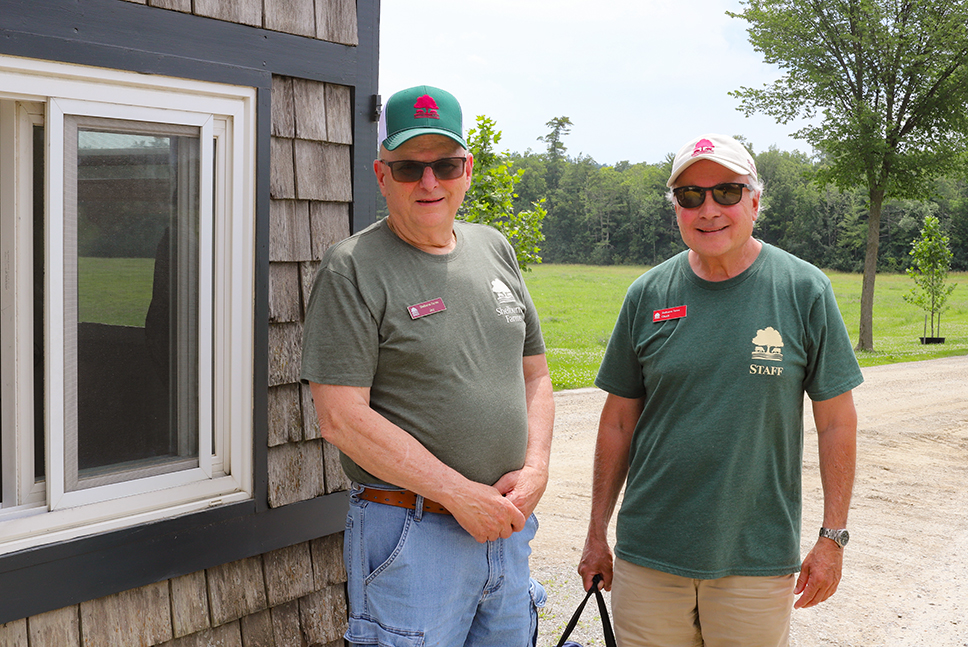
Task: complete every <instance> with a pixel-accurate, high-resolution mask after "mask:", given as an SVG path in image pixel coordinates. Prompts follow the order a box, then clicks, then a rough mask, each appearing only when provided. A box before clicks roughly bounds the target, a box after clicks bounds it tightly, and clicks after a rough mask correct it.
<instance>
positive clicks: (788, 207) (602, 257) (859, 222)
mask: <svg viewBox="0 0 968 647" xmlns="http://www.w3.org/2000/svg"><path fill="white" fill-rule="evenodd" d="M552 134H553V135H554V133H552ZM549 138H550V136H549ZM541 139H542V140H543V141H548V139H546V138H541ZM557 141H558V142H560V139H557ZM563 148H564V147H563V146H562V145H561V144H560V143H558V144H557V146H555V145H553V144H552V142H549V147H548V152H547V153H544V152H541V153H535V152H532V151H531V150H530V149H529V150H528V151H527V152H526V153H524V154H520V153H510V154H509V155H508V156H507V158H506V159H507V161H511V162H512V163H513V165H512V167H511V168H512V170H517V169H524V171H525V172H524V174H523V175H522V176H521V179H520V181H519V182H518V184H517V186H516V188H515V191H516V193H517V196H516V197H515V204H514V207H515V209H517V210H524V209H529V208H530V205H531V203H532V202H534V201H537V200H540V199H542V198H544V199H545V202H544V207H545V209H546V210H547V212H548V213H547V216H546V217H545V219H544V222H543V226H542V230H543V233H544V236H545V240H544V242H543V243H541V244H540V248H541V251H540V256H541V257H542V260H543V262H545V263H586V264H592V265H633V264H634V265H655V264H657V263H660V262H662V261H663V260H665V259H667V258H669V257H671V256H673V255H674V254H676V253H677V252H679V251H682V250H683V249H685V246H684V245H683V243H682V239H681V238H680V236H679V231H678V228H677V226H676V216H675V212H674V211H673V208H672V205H671V204H670V203H669V202H668V201H667V200H666V197H665V195H666V191H667V189H666V186H665V183H666V180H667V179H668V178H669V172H670V170H671V167H672V156H671V155H670V156H669V157H668V158H667V159H666V160H665V161H664V162H662V163H658V164H647V163H636V164H633V163H629V162H619V163H617V164H615V165H613V166H603V165H601V164H598V163H596V162H595V160H593V159H592V158H590V157H587V156H578V157H570V156H567V155H566V154H564V150H563ZM754 157H755V158H756V166H757V169H758V170H759V174H760V179H761V180H762V181H763V183H764V185H765V189H764V192H763V200H762V202H761V210H760V216H759V219H758V220H757V223H756V228H755V229H754V235H755V236H756V237H758V238H760V239H761V240H764V241H766V242H768V243H771V244H773V245H776V246H778V247H781V248H783V249H785V250H787V251H789V252H791V253H793V254H795V255H796V256H799V257H800V258H802V259H804V260H807V261H809V262H811V263H813V264H814V265H816V266H818V267H821V268H824V269H830V270H838V271H843V272H860V271H862V269H863V264H864V248H865V243H866V235H867V192H866V189H865V188H860V187H859V188H857V189H855V190H852V191H840V190H838V189H836V188H834V187H833V186H827V187H824V188H820V187H819V186H818V185H817V184H816V183H815V182H814V181H813V180H814V177H815V176H816V172H817V169H818V168H820V164H822V162H821V161H817V160H813V159H810V158H809V157H807V156H806V155H803V154H801V153H799V152H794V153H788V152H783V151H780V150H776V149H775V148H771V149H770V150H767V151H766V152H763V153H759V154H754ZM927 215H934V216H937V217H938V219H939V220H940V222H941V226H942V229H943V230H944V231H945V233H946V234H947V235H948V236H949V237H950V245H951V251H952V252H953V254H954V258H953V259H952V266H951V269H952V270H954V271H966V270H968V182H966V181H965V180H964V179H957V178H944V179H941V180H938V181H936V182H935V183H934V185H933V191H932V195H931V196H930V198H929V199H928V200H926V201H913V200H896V201H887V202H885V204H884V209H883V213H882V216H881V240H880V252H879V255H878V258H879V260H878V271H880V272H902V271H904V270H905V269H906V268H907V267H909V266H910V264H911V257H910V255H909V252H910V250H911V242H912V241H913V240H914V239H915V238H916V237H917V236H918V235H919V233H920V229H921V227H922V225H923V223H924V217H925V216H927Z"/></svg>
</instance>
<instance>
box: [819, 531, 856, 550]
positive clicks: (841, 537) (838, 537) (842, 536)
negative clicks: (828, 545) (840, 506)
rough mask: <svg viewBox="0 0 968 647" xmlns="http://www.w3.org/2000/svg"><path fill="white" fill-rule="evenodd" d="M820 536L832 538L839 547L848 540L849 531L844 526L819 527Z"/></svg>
mask: <svg viewBox="0 0 968 647" xmlns="http://www.w3.org/2000/svg"><path fill="white" fill-rule="evenodd" d="M820 536H821V537H826V538H827V539H830V540H833V541H834V542H836V543H837V545H838V546H840V547H841V548H843V547H844V546H846V545H847V542H848V541H850V533H849V532H847V529H846V528H820Z"/></svg>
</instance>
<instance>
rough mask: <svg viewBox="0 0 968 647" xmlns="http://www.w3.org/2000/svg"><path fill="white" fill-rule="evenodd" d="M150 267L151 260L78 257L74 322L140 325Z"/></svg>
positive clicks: (147, 301) (147, 297)
mask: <svg viewBox="0 0 968 647" xmlns="http://www.w3.org/2000/svg"><path fill="white" fill-rule="evenodd" d="M154 268H155V261H154V259H152V258H90V257H83V256H82V257H81V258H78V259H77V275H78V279H77V283H78V284H77V309H78V312H77V318H78V320H79V321H84V322H90V323H102V324H110V325H112V326H144V325H145V315H146V314H147V313H148V305H149V304H150V303H151V283H152V279H153V277H154Z"/></svg>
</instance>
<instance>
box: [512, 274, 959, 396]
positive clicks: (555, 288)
mask: <svg viewBox="0 0 968 647" xmlns="http://www.w3.org/2000/svg"><path fill="white" fill-rule="evenodd" d="M646 269H648V268H646V267H621V266H612V267H600V266H589V265H545V264H541V265H534V266H532V271H531V272H529V273H527V274H526V275H525V280H526V281H527V284H528V290H529V291H530V292H531V297H532V298H533V299H534V303H535V306H536V307H537V309H538V313H539V314H540V316H541V327H542V331H543V333H544V338H545V344H546V345H547V347H548V364H549V366H550V367H551V378H552V381H553V382H554V385H555V390H561V389H576V388H581V387H586V386H592V384H593V381H594V379H595V374H596V373H597V372H598V366H599V364H600V363H601V360H602V355H603V354H604V352H605V345H606V344H607V343H608V337H609V335H610V334H611V332H612V327H613V326H614V325H615V317H616V316H617V315H618V310H619V308H620V307H621V305H622V299H623V298H624V296H625V290H626V289H627V288H628V286H629V284H630V283H631V282H632V281H633V280H634V279H635V278H636V277H637V276H639V275H640V274H642V273H643V272H644V271H645V270H646ZM827 275H828V276H829V277H830V280H831V282H832V283H833V286H834V293H835V294H836V295H837V303H838V305H839V306H840V311H841V313H842V314H843V317H844V321H845V322H846V324H847V331H848V333H849V334H850V338H851V341H852V342H853V343H854V344H856V343H857V329H858V325H859V322H860V291H861V282H862V277H861V275H859V274H842V273H831V272H828V273H827ZM949 280H950V281H952V282H953V283H956V284H957V285H958V286H959V287H958V288H956V289H955V291H954V293H953V294H952V296H951V299H950V301H949V303H950V305H951V308H950V309H949V310H948V311H947V312H945V314H944V315H943V319H942V322H941V336H943V337H945V338H946V341H945V343H944V344H941V345H928V346H924V345H922V344H921V343H920V341H919V339H918V338H919V337H921V336H922V335H923V332H924V331H923V328H924V314H923V312H922V311H920V310H918V309H917V308H915V307H914V306H913V305H910V304H908V303H907V302H905V301H904V299H903V298H902V295H903V294H906V293H907V292H908V291H909V290H910V289H911V286H912V285H913V281H911V279H909V278H908V277H907V276H905V275H902V274H882V275H879V276H878V277H877V282H876V284H875V295H874V348H875V351H874V352H871V353H866V352H858V353H857V355H858V357H857V359H858V361H859V362H860V365H861V366H876V365H878V364H891V363H894V362H909V361H915V360H921V359H931V358H935V357H947V356H949V355H968V274H966V273H959V274H952V275H951V276H950V278H949ZM928 334H929V335H930V330H929V331H928Z"/></svg>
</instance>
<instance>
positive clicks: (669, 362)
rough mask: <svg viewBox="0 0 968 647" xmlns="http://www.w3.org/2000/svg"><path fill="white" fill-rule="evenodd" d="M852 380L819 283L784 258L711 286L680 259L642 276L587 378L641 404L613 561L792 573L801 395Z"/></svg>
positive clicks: (832, 310)
mask: <svg viewBox="0 0 968 647" xmlns="http://www.w3.org/2000/svg"><path fill="white" fill-rule="evenodd" d="M862 381H863V376H862V375H861V373H860V368H859V367H858V365H857V360H856V358H855V357H854V353H853V350H852V348H851V344H850V340H849V339H848V337H847V331H846V329H845V327H844V322H843V320H842V318H841V316H840V311H839V310H838V309H837V302H836V301H835V299H834V295H833V292H832V289H831V287H830V281H829V280H828V279H827V277H826V276H824V274H823V273H822V272H820V271H819V270H818V269H816V268H815V267H813V266H812V265H810V264H808V263H806V262H804V261H801V260H800V259H798V258H796V257H794V256H791V255H790V254H788V253H786V252H784V251H782V250H779V249H777V248H775V247H772V246H770V245H767V244H764V245H763V249H762V251H761V252H760V254H759V256H758V257H757V259H756V261H755V262H754V263H753V265H751V266H750V267H749V268H748V269H747V270H746V271H745V272H743V273H742V274H740V275H739V276H736V277H734V278H732V279H729V280H727V281H722V282H710V281H705V280H703V279H700V278H699V277H698V276H696V274H695V273H694V272H693V271H692V269H691V268H690V267H689V261H688V251H687V252H683V253H682V254H679V255H677V256H675V257H674V258H672V259H670V260H668V261H666V262H665V263H662V264H661V265H659V266H657V267H655V268H653V269H652V270H650V271H648V272H646V273H645V274H643V275H642V276H640V277H639V278H638V279H636V281H635V282H634V283H632V285H631V287H630V288H629V290H628V293H627V295H626V297H625V302H624V304H623V305H622V310H621V312H620V314H619V317H618V321H617V323H616V324H615V331H614V332H613V333H612V337H611V339H610V340H609V344H608V348H607V349H606V352H605V358H604V360H603V362H602V366H601V368H600V370H599V373H598V377H597V378H596V380H595V383H596V384H597V385H598V386H599V387H601V388H602V389H604V390H605V391H608V392H609V393H613V394H615V395H618V396H620V397H625V398H641V397H644V398H645V408H644V410H643V412H642V416H641V418H640V419H639V421H638V424H637V425H636V428H635V431H634V434H633V438H632V443H631V449H630V454H629V475H628V480H627V483H626V490H625V495H624V498H623V501H622V506H621V509H620V511H619V516H618V528H617V531H618V532H617V542H616V548H615V550H616V554H617V555H619V556H620V557H621V558H622V559H625V560H626V561H630V562H633V563H635V564H639V565H641V566H645V567H648V568H653V569H656V570H660V571H665V572H668V573H673V574H676V575H681V576H684V577H690V578H697V579H716V578H720V577H725V576H729V575H748V576H769V575H783V574H787V573H792V572H795V571H797V570H798V569H799V567H800V554H799V547H800V508H801V484H800V477H801V470H802V457H803V394H804V392H806V393H807V394H808V395H809V396H810V398H811V399H813V400H827V399H829V398H832V397H834V396H837V395H840V394H842V393H845V392H847V391H849V390H851V389H853V388H854V387H856V386H857V385H859V384H860V383H861V382H862Z"/></svg>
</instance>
